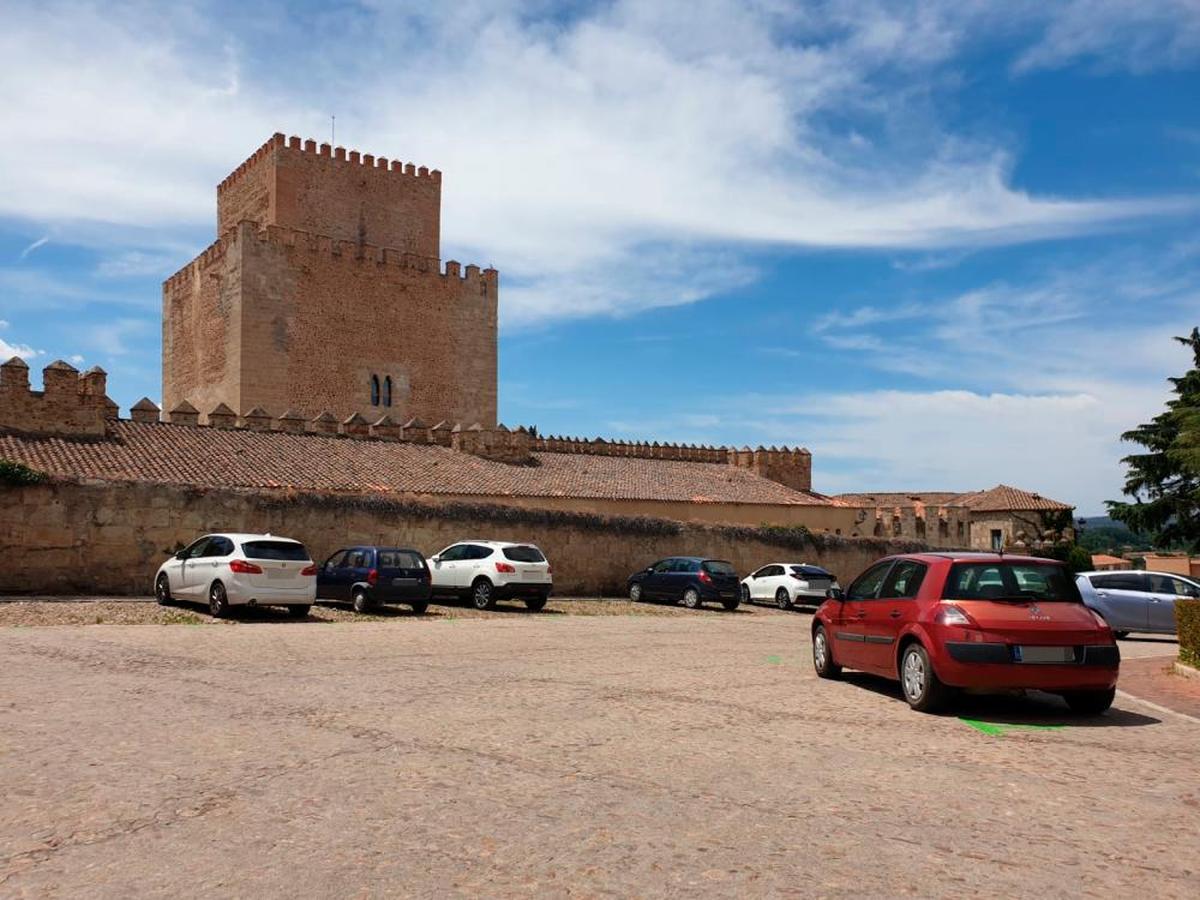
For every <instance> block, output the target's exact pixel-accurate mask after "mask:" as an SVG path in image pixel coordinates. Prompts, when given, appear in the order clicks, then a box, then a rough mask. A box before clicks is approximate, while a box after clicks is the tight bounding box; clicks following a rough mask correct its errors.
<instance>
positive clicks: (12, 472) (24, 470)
mask: <svg viewBox="0 0 1200 900" xmlns="http://www.w3.org/2000/svg"><path fill="white" fill-rule="evenodd" d="M45 480H46V474H45V473H44V472H38V471H36V470H34V469H31V468H29V466H26V465H24V464H22V463H19V462H13V461H12V460H10V459H0V485H12V486H14V487H26V486H28V485H31V484H41V483H42V482H43V481H45Z"/></svg>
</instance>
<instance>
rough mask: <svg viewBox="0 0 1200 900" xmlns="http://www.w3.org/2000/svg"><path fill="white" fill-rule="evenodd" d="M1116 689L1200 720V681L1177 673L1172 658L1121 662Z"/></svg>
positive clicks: (1155, 657) (1158, 657)
mask: <svg viewBox="0 0 1200 900" xmlns="http://www.w3.org/2000/svg"><path fill="white" fill-rule="evenodd" d="M1117 687H1118V688H1119V689H1120V690H1122V691H1125V693H1127V694H1132V695H1133V696H1135V697H1138V698H1140V699H1142V700H1148V701H1150V702H1151V703H1157V704H1158V705H1159V706H1165V707H1166V708H1167V709H1171V710H1174V711H1175V712H1178V713H1183V714H1185V715H1189V716H1195V717H1196V718H1197V719H1200V678H1189V677H1187V676H1186V675H1181V674H1179V673H1178V672H1176V671H1175V657H1173V656H1151V657H1148V658H1146V659H1125V660H1122V661H1121V677H1120V680H1119V681H1118V682H1117Z"/></svg>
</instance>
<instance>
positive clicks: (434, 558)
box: [429, 556, 442, 565]
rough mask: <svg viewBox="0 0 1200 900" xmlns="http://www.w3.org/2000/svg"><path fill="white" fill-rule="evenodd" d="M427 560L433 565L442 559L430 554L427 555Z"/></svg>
mask: <svg viewBox="0 0 1200 900" xmlns="http://www.w3.org/2000/svg"><path fill="white" fill-rule="evenodd" d="M429 561H430V562H431V563H433V564H434V565H437V564H438V563H440V562H441V561H442V558H441V557H440V556H431V557H429Z"/></svg>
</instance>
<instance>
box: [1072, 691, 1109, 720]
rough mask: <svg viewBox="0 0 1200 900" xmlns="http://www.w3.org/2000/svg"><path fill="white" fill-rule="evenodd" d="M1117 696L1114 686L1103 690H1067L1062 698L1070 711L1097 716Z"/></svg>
mask: <svg viewBox="0 0 1200 900" xmlns="http://www.w3.org/2000/svg"><path fill="white" fill-rule="evenodd" d="M1116 696H1117V689H1116V688H1109V689H1108V690H1104V691H1067V692H1066V693H1064V694H1063V695H1062V698H1063V699H1064V700H1066V701H1067V706H1069V707H1071V712H1073V713H1078V714H1079V715H1081V716H1098V715H1100V713H1102V712H1104V711H1105V710H1106V709H1108V708H1109V707H1110V706H1112V703H1113V699H1114V698H1115V697H1116Z"/></svg>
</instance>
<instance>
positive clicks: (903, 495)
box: [835, 491, 961, 506]
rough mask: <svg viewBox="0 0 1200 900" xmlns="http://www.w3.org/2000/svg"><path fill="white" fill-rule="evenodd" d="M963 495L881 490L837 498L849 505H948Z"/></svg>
mask: <svg viewBox="0 0 1200 900" xmlns="http://www.w3.org/2000/svg"><path fill="white" fill-rule="evenodd" d="M959 496H961V494H960V492H959V491H880V492H875V493H865V494H837V495H835V499H837V500H840V501H842V503H843V504H845V505H847V506H913V505H915V504H917V503H923V504H924V505H926V506H948V505H952V504H951V501H953V500H954V499H956V498H957V497H959Z"/></svg>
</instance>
